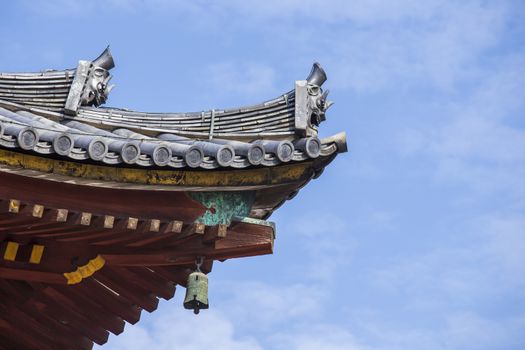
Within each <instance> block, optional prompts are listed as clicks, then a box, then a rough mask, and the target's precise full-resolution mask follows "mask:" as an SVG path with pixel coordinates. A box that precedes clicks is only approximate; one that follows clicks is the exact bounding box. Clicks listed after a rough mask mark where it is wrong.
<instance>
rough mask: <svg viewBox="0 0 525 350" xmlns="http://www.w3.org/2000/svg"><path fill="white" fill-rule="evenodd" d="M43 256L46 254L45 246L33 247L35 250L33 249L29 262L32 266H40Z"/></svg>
mask: <svg viewBox="0 0 525 350" xmlns="http://www.w3.org/2000/svg"><path fill="white" fill-rule="evenodd" d="M43 254H44V246H43V245H39V244H35V245H33V249H31V256H30V257H29V262H30V263H31V264H40V261H41V260H42V255H43Z"/></svg>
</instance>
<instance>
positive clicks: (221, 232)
mask: <svg viewBox="0 0 525 350" xmlns="http://www.w3.org/2000/svg"><path fill="white" fill-rule="evenodd" d="M217 230H218V232H217V237H219V238H224V237H226V233H227V232H228V225H225V224H219V226H218V228H217Z"/></svg>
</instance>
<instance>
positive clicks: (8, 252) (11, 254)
mask: <svg viewBox="0 0 525 350" xmlns="http://www.w3.org/2000/svg"><path fill="white" fill-rule="evenodd" d="M19 246H20V245H19V244H18V243H16V242H7V246H6V247H5V253H4V259H5V260H9V261H15V259H16V253H18V247H19Z"/></svg>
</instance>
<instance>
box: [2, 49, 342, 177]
mask: <svg viewBox="0 0 525 350" xmlns="http://www.w3.org/2000/svg"><path fill="white" fill-rule="evenodd" d="M113 67H114V62H113V57H112V56H111V53H110V52H109V49H106V50H105V51H104V52H103V53H102V54H101V55H100V56H99V57H98V58H97V59H95V60H93V61H80V62H79V65H78V67H77V69H76V70H75V69H67V70H62V71H56V70H53V71H44V72H39V73H0V146H2V147H5V148H9V149H14V150H16V149H18V150H23V151H29V152H32V153H36V154H39V155H42V156H51V157H52V156H58V157H64V158H69V159H71V160H74V161H83V162H84V161H87V162H95V163H103V164H108V165H119V164H122V165H132V166H138V167H166V168H202V169H216V168H224V167H231V168H246V167H250V166H263V167H268V166H275V165H278V164H282V163H288V162H301V161H304V160H308V159H314V158H317V157H319V156H329V155H331V154H333V153H336V152H344V151H345V150H346V140H345V135H344V134H340V135H337V136H335V137H332V138H328V139H325V140H320V139H319V138H318V137H317V129H318V126H319V123H320V122H321V121H323V120H324V118H325V111H326V109H328V107H329V106H330V105H331V102H329V101H327V100H326V97H327V93H328V91H325V92H323V90H322V88H321V85H322V84H323V82H324V81H325V80H326V74H325V73H324V71H323V70H322V68H321V67H320V66H319V64H317V63H316V64H315V65H314V67H313V69H312V71H311V73H310V75H309V77H308V78H307V79H306V80H304V81H297V82H296V84H295V85H296V88H295V89H294V90H292V91H289V92H286V93H284V94H283V95H281V96H279V97H278V98H275V99H273V100H270V101H266V102H263V103H260V104H256V105H252V106H246V107H241V108H233V109H212V110H209V111H201V112H192V113H148V112H137V111H130V110H127V109H120V108H108V107H100V105H101V104H103V103H105V101H106V100H107V98H108V95H109V92H110V91H111V89H112V86H109V85H108V82H109V80H110V79H111V75H110V74H109V70H110V69H111V68H113Z"/></svg>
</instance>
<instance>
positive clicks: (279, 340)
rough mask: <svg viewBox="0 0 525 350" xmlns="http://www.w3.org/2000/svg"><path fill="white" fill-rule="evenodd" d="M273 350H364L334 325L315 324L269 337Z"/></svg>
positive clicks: (346, 333) (346, 331) (351, 336)
mask: <svg viewBox="0 0 525 350" xmlns="http://www.w3.org/2000/svg"><path fill="white" fill-rule="evenodd" d="M271 343H272V344H273V347H272V348H274V349H276V350H278V349H283V350H320V349H323V350H365V349H370V348H369V347H367V346H364V345H362V344H360V343H359V342H358V341H357V340H356V339H355V337H354V336H353V335H352V333H350V332H349V331H348V330H346V329H344V328H341V327H340V326H337V325H334V324H315V325H311V326H306V327H304V328H301V329H293V330H291V331H289V332H286V333H283V332H280V333H277V334H275V335H273V336H271Z"/></svg>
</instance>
